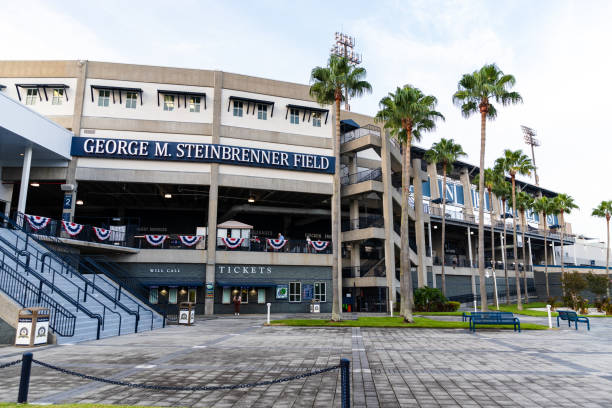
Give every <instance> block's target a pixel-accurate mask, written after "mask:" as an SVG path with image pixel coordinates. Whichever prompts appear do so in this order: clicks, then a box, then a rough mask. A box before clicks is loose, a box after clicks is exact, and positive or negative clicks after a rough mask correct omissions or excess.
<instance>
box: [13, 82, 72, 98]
mask: <svg viewBox="0 0 612 408" xmlns="http://www.w3.org/2000/svg"><path fill="white" fill-rule="evenodd" d="M15 88H16V89H17V97H18V98H19V100H20V101H21V94H20V93H19V88H24V89H36V90H38V98H39V99H40V100H41V101H42V95H41V94H40V90H41V89H42V90H43V92H44V93H45V100H46V101H48V100H49V96H48V95H47V89H50V88H52V89H63V90H64V96H65V97H66V101H68V92H66V89H68V88H70V87H69V86H68V85H66V84H15Z"/></svg>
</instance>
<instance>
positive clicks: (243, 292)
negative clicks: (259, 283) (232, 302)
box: [240, 288, 249, 304]
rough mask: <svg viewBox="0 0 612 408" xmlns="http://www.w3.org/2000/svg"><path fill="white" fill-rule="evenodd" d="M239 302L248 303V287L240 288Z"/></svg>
mask: <svg viewBox="0 0 612 408" xmlns="http://www.w3.org/2000/svg"><path fill="white" fill-rule="evenodd" d="M240 298H241V299H240V303H242V304H247V303H249V288H241V289H240Z"/></svg>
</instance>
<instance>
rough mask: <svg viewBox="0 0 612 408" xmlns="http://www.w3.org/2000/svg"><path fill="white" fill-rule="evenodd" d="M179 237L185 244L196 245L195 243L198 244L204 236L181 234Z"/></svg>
mask: <svg viewBox="0 0 612 408" xmlns="http://www.w3.org/2000/svg"><path fill="white" fill-rule="evenodd" d="M179 239H180V240H181V243H182V244H183V245H185V246H188V247H190V246H194V245H195V244H197V243H198V242H199V241H200V240H201V239H202V236H201V235H179Z"/></svg>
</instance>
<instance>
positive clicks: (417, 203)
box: [412, 159, 427, 288]
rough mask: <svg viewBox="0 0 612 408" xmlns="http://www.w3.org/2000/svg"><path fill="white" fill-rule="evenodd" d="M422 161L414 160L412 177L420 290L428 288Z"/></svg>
mask: <svg viewBox="0 0 612 408" xmlns="http://www.w3.org/2000/svg"><path fill="white" fill-rule="evenodd" d="M421 174H422V172H421V159H414V160H412V175H413V183H412V184H413V185H414V216H415V220H414V229H415V239H416V245H417V259H418V264H417V285H418V287H419V288H422V287H423V286H427V268H425V263H426V261H425V258H426V257H427V249H426V247H425V214H424V212H423V178H422V176H421Z"/></svg>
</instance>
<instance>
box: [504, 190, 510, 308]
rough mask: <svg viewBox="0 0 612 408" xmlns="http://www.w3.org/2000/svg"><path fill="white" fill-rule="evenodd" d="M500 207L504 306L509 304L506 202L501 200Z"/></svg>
mask: <svg viewBox="0 0 612 408" xmlns="http://www.w3.org/2000/svg"><path fill="white" fill-rule="evenodd" d="M502 207H504V209H503V211H504V245H503V246H502V251H503V253H502V262H503V263H504V278H505V279H506V304H507V305H509V304H510V280H509V279H508V257H507V251H506V242H507V237H506V214H507V213H506V200H502Z"/></svg>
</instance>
